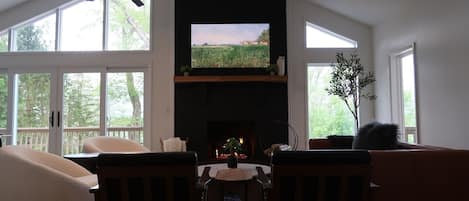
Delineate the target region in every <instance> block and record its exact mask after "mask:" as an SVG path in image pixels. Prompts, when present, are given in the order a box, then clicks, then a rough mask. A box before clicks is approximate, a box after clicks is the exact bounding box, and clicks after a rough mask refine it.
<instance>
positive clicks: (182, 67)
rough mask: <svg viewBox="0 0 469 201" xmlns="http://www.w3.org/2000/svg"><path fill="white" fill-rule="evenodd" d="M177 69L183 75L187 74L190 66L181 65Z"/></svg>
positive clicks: (190, 69)
mask: <svg viewBox="0 0 469 201" xmlns="http://www.w3.org/2000/svg"><path fill="white" fill-rule="evenodd" d="M179 71H180V72H181V73H183V74H184V76H189V72H191V71H192V68H191V67H190V66H189V65H182V66H181V67H180V68H179Z"/></svg>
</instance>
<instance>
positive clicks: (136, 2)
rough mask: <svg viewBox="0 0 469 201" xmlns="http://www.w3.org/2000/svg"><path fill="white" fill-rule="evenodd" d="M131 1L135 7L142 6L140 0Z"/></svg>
mask: <svg viewBox="0 0 469 201" xmlns="http://www.w3.org/2000/svg"><path fill="white" fill-rule="evenodd" d="M132 1H133V2H134V3H135V5H137V6H138V7H141V6H143V5H144V4H143V2H142V1H141V0H132Z"/></svg>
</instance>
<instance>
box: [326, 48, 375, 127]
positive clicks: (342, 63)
mask: <svg viewBox="0 0 469 201" xmlns="http://www.w3.org/2000/svg"><path fill="white" fill-rule="evenodd" d="M331 67H332V68H333V69H332V72H331V76H332V79H331V81H330V82H329V87H328V88H327V89H326V91H327V93H328V94H329V95H336V96H338V97H339V98H340V99H341V100H342V101H344V103H345V105H346V106H347V108H348V109H349V111H350V112H351V113H352V115H353V118H354V119H355V129H356V131H357V130H358V128H359V123H358V109H359V107H360V99H361V98H365V99H369V100H374V99H376V96H375V95H373V94H372V93H364V92H363V90H364V89H365V88H366V87H367V86H368V85H370V84H371V83H373V82H375V77H374V75H373V73H372V72H365V70H364V68H363V65H362V64H361V63H360V58H359V57H358V55H357V54H351V55H350V57H349V58H347V57H345V56H344V54H343V53H337V54H336V63H333V64H331Z"/></svg>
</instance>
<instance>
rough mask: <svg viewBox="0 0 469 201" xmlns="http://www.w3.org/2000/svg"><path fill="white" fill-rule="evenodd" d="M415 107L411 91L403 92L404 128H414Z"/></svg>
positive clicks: (415, 123)
mask: <svg viewBox="0 0 469 201" xmlns="http://www.w3.org/2000/svg"><path fill="white" fill-rule="evenodd" d="M415 111H416V106H415V96H414V93H413V91H408V90H407V91H406V90H404V120H405V122H404V124H405V126H406V127H416V126H417V122H416V119H417V117H416V114H415Z"/></svg>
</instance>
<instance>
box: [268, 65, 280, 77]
mask: <svg viewBox="0 0 469 201" xmlns="http://www.w3.org/2000/svg"><path fill="white" fill-rule="evenodd" d="M265 70H266V71H267V72H269V74H270V75H275V74H277V73H278V66H277V64H270V65H269V66H268V67H267V68H266V69H265Z"/></svg>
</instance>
